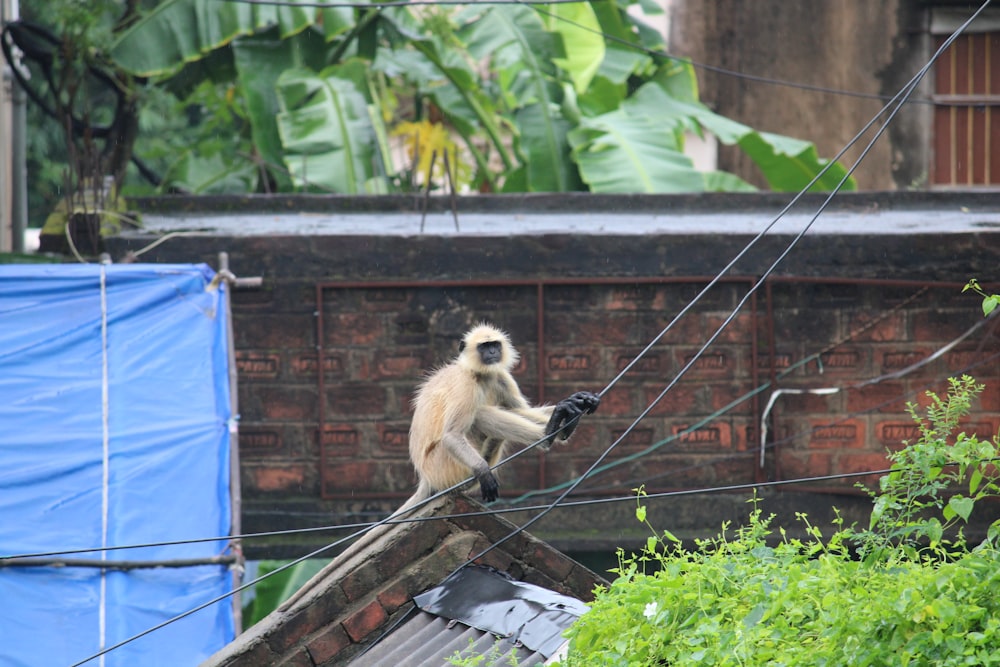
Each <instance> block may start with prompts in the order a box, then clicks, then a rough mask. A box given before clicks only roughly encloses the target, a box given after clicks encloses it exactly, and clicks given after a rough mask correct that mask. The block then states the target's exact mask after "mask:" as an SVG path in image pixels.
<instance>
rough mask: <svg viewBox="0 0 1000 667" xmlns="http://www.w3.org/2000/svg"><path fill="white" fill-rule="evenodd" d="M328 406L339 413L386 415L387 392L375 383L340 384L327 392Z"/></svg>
mask: <svg viewBox="0 0 1000 667" xmlns="http://www.w3.org/2000/svg"><path fill="white" fill-rule="evenodd" d="M326 406H327V410H329V411H330V412H331V413H333V414H337V415H384V414H386V406H387V404H386V394H385V390H384V389H383V388H381V387H379V386H378V385H374V384H367V383H365V384H360V383H345V384H339V385H336V386H334V387H333V388H331V389H330V390H329V391H328V392H327V403H326Z"/></svg>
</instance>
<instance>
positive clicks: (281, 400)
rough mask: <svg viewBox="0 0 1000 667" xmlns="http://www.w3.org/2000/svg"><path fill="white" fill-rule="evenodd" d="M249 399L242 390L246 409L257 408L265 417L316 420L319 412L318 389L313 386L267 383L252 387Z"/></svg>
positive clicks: (241, 400)
mask: <svg viewBox="0 0 1000 667" xmlns="http://www.w3.org/2000/svg"><path fill="white" fill-rule="evenodd" d="M252 392H253V393H252V394H251V395H250V396H249V397H248V398H249V400H244V395H243V392H242V391H241V392H240V405H241V406H243V408H244V410H249V409H255V412H257V413H259V414H260V416H261V417H262V418H263V419H273V420H279V421H280V420H286V421H306V420H308V421H314V420H315V419H316V415H317V414H318V409H319V408H318V406H317V402H316V391H315V389H313V388H311V387H310V388H306V387H296V386H288V385H284V386H282V385H266V386H255V387H253V388H252Z"/></svg>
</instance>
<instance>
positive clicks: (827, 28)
mask: <svg viewBox="0 0 1000 667" xmlns="http://www.w3.org/2000/svg"><path fill="white" fill-rule="evenodd" d="M929 11H930V10H929V8H928V5H927V4H925V3H919V2H909V1H906V0H903V1H901V0H888V1H885V2H870V1H869V0H847V1H844V2H785V1H783V0H749V1H746V0H715V1H714V2H703V1H702V0H676V1H675V2H674V12H673V16H672V21H671V35H670V51H671V53H674V54H677V55H682V56H688V57H690V58H692V59H693V60H695V61H697V62H700V63H705V64H708V65H714V66H716V67H721V68H725V69H728V70H732V71H736V72H740V73H743V74H746V75H750V76H757V77H764V78H768V79H775V80H781V81H787V82H791V83H799V84H803V85H805V86H814V87H818V88H826V89H835V90H843V91H848V92H854V93H858V94H859V95H858V96H851V95H838V94H833V93H828V92H821V91H816V90H804V89H801V88H795V87H788V86H782V85H775V84H771V83H765V82H762V81H753V80H750V79H745V78H738V77H733V76H730V75H727V74H721V73H718V72H713V71H710V70H706V69H699V71H698V79H699V84H700V85H701V98H702V101H704V102H705V103H706V104H708V105H709V106H711V107H712V108H713V109H714V110H716V111H718V112H719V113H720V114H722V115H724V116H726V117H728V118H733V119H734V120H738V121H740V122H742V123H746V124H747V125H750V126H751V127H753V128H755V129H757V130H762V131H766V132H776V133H779V134H785V135H788V136H792V137H797V138H800V139H806V140H809V141H812V142H814V143H815V144H816V146H817V148H818V150H819V153H820V155H822V156H824V157H833V156H834V155H836V153H837V152H838V151H840V150H841V149H842V148H843V147H844V146H845V145H846V144H847V143H848V142H849V141H850V140H851V139H852V138H853V137H854V136H855V135H856V134H857V133H858V132H859V131H860V130H861V128H863V127H864V126H865V124H866V123H867V122H868V121H869V120H870V119H871V118H873V117H874V116H875V114H876V113H877V112H878V111H879V109H881V108H882V106H883V104H885V102H887V101H888V99H889V98H891V97H892V96H894V95H895V94H896V93H897V92H899V90H900V89H901V88H902V87H903V86H904V85H905V84H906V82H907V81H909V79H910V78H911V77H912V76H913V75H915V74H916V73H917V71H918V70H919V69H920V68H921V67H922V66H923V65H924V63H925V62H927V59H928V58H929V57H930V55H931V53H932V50H931V47H930V38H929V35H928V34H927V24H928V12H929ZM970 11H971V10H970ZM930 81H931V77H928V79H927V81H926V82H925V83H923V84H921V86H920V87H919V88H918V89H917V90H916V92H915V95H914V97H915V98H924V99H926V98H928V97H929V94H930V91H931V90H932V87H931V86H930V85H929V84H930ZM866 95H867V96H883V97H884V99H878V98H876V97H864V96H866ZM930 109H931V107H930V106H929V105H926V104H909V105H908V106H906V107H905V108H904V109H903V110H902V111H901V113H900V114H899V115H898V116H897V118H896V119H895V120H894V121H893V124H892V126H891V129H890V131H889V132H888V133H887V135H886V136H884V137H883V138H882V139H880V140H879V142H878V143H877V144H876V146H875V148H874V150H873V151H872V152H871V153H870V154H869V155H868V157H867V158H866V159H865V161H864V162H863V163H862V164H861V166H860V167H859V168H858V171H857V172H856V174H855V176H856V178H857V180H858V185H859V188H860V189H862V190H889V189H895V188H901V189H905V188H909V187H913V186H917V187H923V186H925V185H926V180H927V171H928V168H929V165H930V162H929V151H930V146H931V138H930V123H931V115H930V114H931V111H930ZM876 127H877V126H876ZM872 136H873V133H872V131H869V133H868V135H866V136H865V137H864V140H863V141H862V142H861V145H859V146H858V147H856V148H854V149H852V150H851V151H849V152H848V153H847V155H846V156H845V158H844V160H845V163H846V164H850V163H853V162H854V160H856V159H857V158H858V156H859V154H860V150H861V148H862V147H863V145H864V144H865V143H867V142H868V141H869V140H870V139H871V137H872ZM719 166H720V168H722V169H725V170H728V171H733V172H735V173H738V174H740V175H742V176H744V177H746V178H748V179H749V180H751V181H752V182H754V183H757V184H762V180H761V178H760V176H759V173H758V172H757V170H756V167H754V165H753V164H752V162H750V161H749V160H748V159H747V158H746V157H745V156H744V155H743V153H742V152H741V151H739V150H737V149H733V148H723V150H722V151H721V154H720V162H719Z"/></svg>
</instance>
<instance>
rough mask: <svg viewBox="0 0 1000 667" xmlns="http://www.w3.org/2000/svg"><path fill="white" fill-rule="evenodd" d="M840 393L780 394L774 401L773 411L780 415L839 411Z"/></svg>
mask: <svg viewBox="0 0 1000 667" xmlns="http://www.w3.org/2000/svg"><path fill="white" fill-rule="evenodd" d="M840 402H841V401H840V394H839V392H838V393H835V394H791V393H788V394H782V395H781V396H779V397H778V400H777V401H776V402H775V405H774V410H775V412H777V413H779V414H782V415H830V417H831V418H833V416H834V415H835V414H836V413H837V412H839V405H840Z"/></svg>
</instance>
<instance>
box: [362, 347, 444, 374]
mask: <svg viewBox="0 0 1000 667" xmlns="http://www.w3.org/2000/svg"><path fill="white" fill-rule="evenodd" d="M426 357H427V354H426V353H423V352H420V353H418V352H414V353H411V354H399V353H391V352H386V351H384V350H383V351H380V352H378V353H377V354H376V355H375V374H374V378H375V379H385V378H405V379H418V378H420V377H421V376H422V375H423V373H424V369H425V368H427V367H429V366H430V365H431V363H430V361H428V359H427V358H426Z"/></svg>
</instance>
